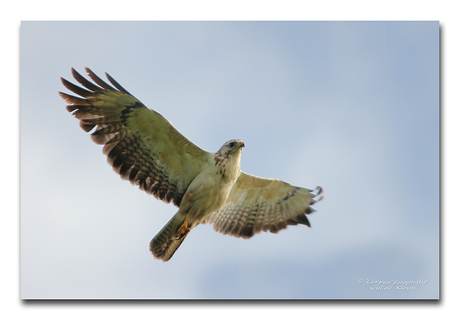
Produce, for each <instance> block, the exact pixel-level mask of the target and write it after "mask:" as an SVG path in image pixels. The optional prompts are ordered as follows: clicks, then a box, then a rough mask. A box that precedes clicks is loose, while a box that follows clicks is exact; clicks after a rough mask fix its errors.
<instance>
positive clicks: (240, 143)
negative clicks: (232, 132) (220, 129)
mask: <svg viewBox="0 0 460 320" xmlns="http://www.w3.org/2000/svg"><path fill="white" fill-rule="evenodd" d="M239 147H240V148H241V149H243V148H244V147H246V145H245V144H244V142H243V140H240V141H239Z"/></svg>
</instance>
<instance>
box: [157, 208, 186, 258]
mask: <svg viewBox="0 0 460 320" xmlns="http://www.w3.org/2000/svg"><path fill="white" fill-rule="evenodd" d="M187 223H188V221H187V217H184V216H183V215H182V214H179V213H177V214H176V215H174V216H173V217H172V218H171V220H169V222H168V223H167V224H166V225H165V226H164V227H163V229H161V231H160V232H158V234H157V235H156V236H155V238H153V239H152V241H150V251H151V252H152V254H153V255H154V257H155V258H158V259H161V260H163V261H168V260H169V259H171V257H172V256H173V254H174V252H176V250H177V249H178V248H179V246H180V245H181V244H182V241H184V239H185V237H186V236H187V234H188V233H189V232H190V228H189V227H188V226H187Z"/></svg>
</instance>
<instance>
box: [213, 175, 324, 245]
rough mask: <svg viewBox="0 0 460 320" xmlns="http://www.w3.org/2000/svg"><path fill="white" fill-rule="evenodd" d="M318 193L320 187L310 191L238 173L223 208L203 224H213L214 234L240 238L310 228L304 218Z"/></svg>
mask: <svg viewBox="0 0 460 320" xmlns="http://www.w3.org/2000/svg"><path fill="white" fill-rule="evenodd" d="M321 193H322V189H321V187H318V188H316V190H309V189H305V188H300V187H296V186H293V185H290V184H289V183H286V182H284V181H281V180H277V179H265V178H259V177H256V176H253V175H250V174H247V173H244V172H241V174H240V176H239V177H238V180H237V181H236V183H235V185H234V186H233V188H232V190H231V192H230V195H229V197H228V200H227V203H226V205H225V206H224V207H223V208H222V209H220V210H218V211H216V212H213V213H212V214H211V215H210V216H209V217H208V218H207V219H206V221H205V223H214V230H216V231H218V232H221V233H223V234H229V235H232V236H235V237H243V238H250V237H252V236H253V235H254V234H257V233H259V232H261V231H270V232H273V233H276V232H278V231H279V230H281V229H285V228H286V227H287V226H288V225H295V224H304V225H307V226H310V223H309V222H308V219H307V217H306V214H309V213H312V212H313V211H314V209H312V208H311V207H310V205H312V204H314V203H315V202H316V201H319V200H321V197H320V194H321Z"/></svg>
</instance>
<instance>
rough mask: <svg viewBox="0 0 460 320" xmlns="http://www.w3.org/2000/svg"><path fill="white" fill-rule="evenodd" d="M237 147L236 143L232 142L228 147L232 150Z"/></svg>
mask: <svg viewBox="0 0 460 320" xmlns="http://www.w3.org/2000/svg"><path fill="white" fill-rule="evenodd" d="M235 145H236V142H230V144H229V145H228V146H229V147H230V148H234V147H235Z"/></svg>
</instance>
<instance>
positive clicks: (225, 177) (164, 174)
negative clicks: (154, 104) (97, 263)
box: [59, 68, 322, 261]
mask: <svg viewBox="0 0 460 320" xmlns="http://www.w3.org/2000/svg"><path fill="white" fill-rule="evenodd" d="M86 72H87V73H88V76H89V77H90V79H91V80H92V81H93V82H91V81H90V80H88V79H87V78H85V77H83V76H82V75H80V74H79V73H78V72H77V71H75V69H73V68H72V74H73V76H74V78H75V80H76V81H77V82H78V83H79V84H80V86H77V85H75V84H73V83H71V82H69V81H67V80H65V79H63V78H61V80H62V83H63V84H64V86H65V87H66V88H67V89H69V90H70V91H72V92H73V93H74V94H76V95H77V96H74V95H70V94H67V93H63V92H59V94H60V95H61V97H62V98H63V99H64V100H66V101H67V102H68V103H69V104H70V105H68V106H67V110H68V111H69V112H71V113H72V114H73V115H74V116H75V117H76V118H77V119H79V120H80V126H81V128H82V129H83V130H85V131H86V132H90V131H91V130H93V129H94V131H92V133H91V138H92V140H93V141H94V142H95V143H97V144H101V145H104V147H103V153H104V154H105V155H106V156H107V158H108V162H109V163H110V164H111V165H112V166H113V169H114V170H115V172H117V173H118V174H119V175H120V176H121V177H122V178H123V179H126V180H129V181H130V182H131V183H132V184H134V185H137V186H138V187H139V188H140V189H141V190H144V191H145V192H147V193H148V194H151V195H153V196H154V197H156V198H157V199H160V200H163V201H165V202H167V203H170V202H172V203H173V204H174V205H176V206H177V207H178V208H179V210H178V211H177V213H176V214H175V215H174V216H173V217H172V219H171V220H170V221H169V222H168V223H167V224H166V225H165V226H164V227H163V229H162V230H161V231H160V232H159V233H158V234H157V235H156V236H155V237H154V238H153V239H152V241H151V242H150V251H151V252H152V254H153V255H154V256H155V257H156V258H158V259H161V260H163V261H168V260H169V259H170V258H171V257H172V255H173V254H174V253H175V252H176V250H177V249H178V247H179V246H180V245H181V243H182V242H183V241H184V239H185V237H186V236H187V234H188V233H189V232H190V230H192V229H193V228H194V227H196V226H197V225H198V224H200V223H203V224H205V223H210V224H214V230H216V231H218V232H221V233H223V234H229V235H232V236H235V237H243V238H245V239H247V238H250V237H252V236H253V235H254V234H257V233H259V232H261V231H270V232H273V233H276V232H278V231H279V230H281V229H284V228H286V227H287V226H288V225H296V224H304V225H306V226H308V227H309V226H310V223H309V221H308V219H307V217H306V215H307V214H310V213H312V212H313V211H314V210H313V209H312V208H311V207H310V206H311V205H312V204H314V203H315V202H316V201H319V200H320V199H321V198H322V196H321V193H322V188H321V187H317V188H316V189H315V190H310V189H306V188H301V187H296V186H293V185H291V184H289V183H286V182H284V181H281V180H277V179H266V178H260V177H256V176H253V175H250V174H247V173H244V172H242V171H241V170H240V159H241V152H242V151H243V148H244V147H245V144H244V143H243V141H242V140H238V139H234V140H229V141H227V142H225V143H224V144H223V145H222V147H220V149H219V150H217V152H208V151H205V150H203V149H201V148H200V147H198V146H197V145H195V144H194V143H193V142H191V141H190V140H188V139H187V138H186V137H185V136H183V135H182V134H181V133H180V132H179V131H178V130H177V129H176V128H175V127H174V126H173V125H172V124H171V123H170V122H169V121H168V120H167V119H166V118H164V117H163V116H162V115H160V114H159V113H158V112H156V111H154V110H152V109H149V108H147V107H146V106H145V105H144V104H143V103H142V102H140V101H139V100H138V99H136V98H135V97H134V96H133V95H131V94H130V93H129V92H128V91H126V90H125V89H124V88H123V87H122V86H121V85H120V84H118V82H116V81H115V80H114V79H113V78H112V77H111V76H110V75H108V74H107V73H106V76H107V78H108V80H109V82H110V83H111V85H110V84H108V83H107V82H105V81H104V80H102V79H101V78H99V77H98V76H97V75H96V74H94V73H93V72H92V71H91V70H90V69H88V68H86Z"/></svg>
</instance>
